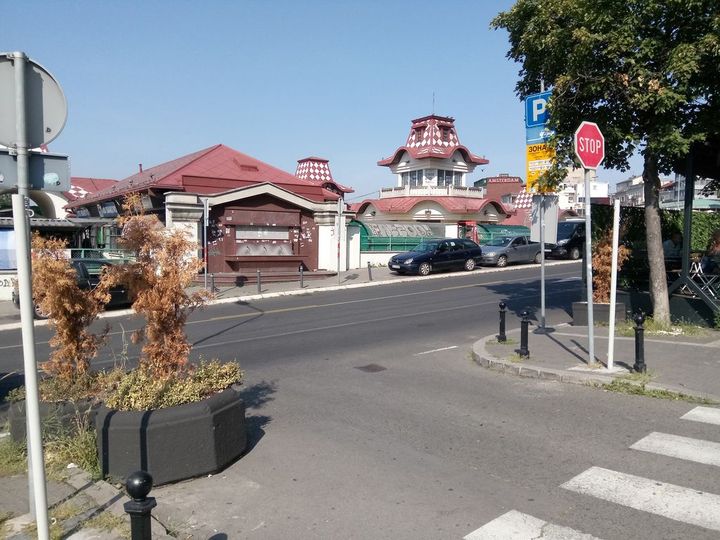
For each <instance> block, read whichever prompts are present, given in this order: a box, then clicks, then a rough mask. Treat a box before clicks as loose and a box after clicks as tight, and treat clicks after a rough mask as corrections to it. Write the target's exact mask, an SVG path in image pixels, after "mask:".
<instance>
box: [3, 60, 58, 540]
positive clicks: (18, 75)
mask: <svg viewBox="0 0 720 540" xmlns="http://www.w3.org/2000/svg"><path fill="white" fill-rule="evenodd" d="M10 56H12V58H13V61H14V71H15V117H16V125H15V129H16V134H17V140H16V150H17V178H18V192H17V194H14V195H13V196H12V206H13V217H14V221H15V245H16V249H17V266H18V294H19V296H20V320H21V324H22V342H23V360H24V362H23V369H24V371H25V408H26V414H27V434H28V437H27V441H28V481H29V488H30V489H29V495H30V503H31V504H30V508H31V510H30V512H31V513H32V512H33V510H34V513H35V523H36V525H37V533H38V539H39V540H47V539H48V538H49V537H50V534H49V528H48V512H47V491H46V487H45V460H44V458H43V446H42V433H41V431H40V406H39V394H38V382H37V361H36V359H35V327H34V325H33V299H32V277H31V264H30V226H29V223H28V217H27V213H26V212H25V198H26V197H27V196H28V195H29V193H30V178H29V159H30V156H29V153H28V140H27V123H26V116H25V65H26V62H27V56H25V53H22V52H15V53H12V54H11V55H10ZM33 502H34V504H33Z"/></svg>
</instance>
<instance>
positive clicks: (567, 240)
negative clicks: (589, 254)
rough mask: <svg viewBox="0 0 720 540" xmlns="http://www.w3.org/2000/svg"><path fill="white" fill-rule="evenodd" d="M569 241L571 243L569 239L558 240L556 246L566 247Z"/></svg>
mask: <svg viewBox="0 0 720 540" xmlns="http://www.w3.org/2000/svg"><path fill="white" fill-rule="evenodd" d="M569 241H570V239H569V238H565V239H563V240H558V241H557V244H556V245H558V246H564V245H565V244H567V243H568V242H569Z"/></svg>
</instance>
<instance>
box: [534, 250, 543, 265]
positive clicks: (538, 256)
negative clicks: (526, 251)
mask: <svg viewBox="0 0 720 540" xmlns="http://www.w3.org/2000/svg"><path fill="white" fill-rule="evenodd" d="M540 258H541V257H540V252H539V251H538V252H537V253H536V254H535V257H534V258H533V262H534V263H535V264H540Z"/></svg>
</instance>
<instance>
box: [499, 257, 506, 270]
mask: <svg viewBox="0 0 720 540" xmlns="http://www.w3.org/2000/svg"><path fill="white" fill-rule="evenodd" d="M497 265H498V267H500V268H504V267H505V266H507V257H506V256H505V255H500V256H499V257H498V260H497Z"/></svg>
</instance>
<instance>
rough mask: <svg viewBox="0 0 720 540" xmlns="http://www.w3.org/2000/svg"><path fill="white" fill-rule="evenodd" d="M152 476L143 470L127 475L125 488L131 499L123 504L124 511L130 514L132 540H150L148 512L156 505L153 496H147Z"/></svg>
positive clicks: (150, 527) (150, 526) (150, 529)
mask: <svg viewBox="0 0 720 540" xmlns="http://www.w3.org/2000/svg"><path fill="white" fill-rule="evenodd" d="M152 485H153V480H152V476H150V474H149V473H146V472H145V471H137V472H134V473H132V474H131V475H130V476H128V479H127V481H126V482H125V489H126V490H127V492H128V495H130V497H131V498H132V501H128V502H126V503H125V504H124V505H123V508H124V509H125V512H126V513H128V514H130V536H131V539H132V540H150V538H151V536H152V524H151V522H150V512H151V511H152V509H153V508H155V507H156V506H157V503H156V502H155V497H148V496H147V495H148V493H150V490H151V489H152Z"/></svg>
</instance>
